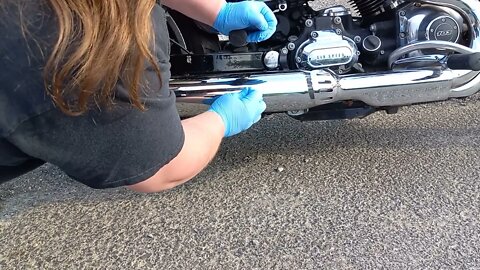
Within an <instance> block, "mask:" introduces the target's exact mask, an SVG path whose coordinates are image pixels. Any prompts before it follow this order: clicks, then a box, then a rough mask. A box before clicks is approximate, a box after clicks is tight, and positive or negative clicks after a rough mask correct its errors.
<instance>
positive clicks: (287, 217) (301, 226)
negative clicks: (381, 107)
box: [0, 95, 480, 269]
mask: <svg viewBox="0 0 480 270" xmlns="http://www.w3.org/2000/svg"><path fill="white" fill-rule="evenodd" d="M479 108H480V97H479V96H478V95H477V96H474V97H473V98H470V99H467V100H455V101H449V102H443V103H438V104H431V105H419V106H414V107H409V108H404V109H402V110H401V111H400V112H399V113H398V114H395V115H386V114H384V113H377V114H375V115H373V116H371V117H368V118H366V119H363V120H351V121H327V122H298V121H295V120H293V119H291V118H289V117H287V116H285V115H275V116H270V117H267V118H265V119H263V120H262V121H261V122H260V123H259V124H257V125H255V126H254V127H253V128H252V129H250V130H249V131H248V132H246V133H243V134H241V135H239V136H236V137H233V138H231V139H227V140H225V141H224V143H223V145H222V147H221V150H220V152H219V153H218V156H217V158H216V159H215V160H214V161H213V162H212V164H211V165H210V166H209V167H208V168H207V169H206V170H205V171H204V172H203V173H202V174H201V175H199V176H198V177H196V178H195V179H194V180H193V181H191V182H189V183H187V184H185V185H183V186H180V187H178V188H176V189H173V190H170V191H167V192H163V193H160V194H151V195H143V194H136V193H133V192H130V191H127V190H125V189H113V190H104V191H98V190H92V189H89V188H87V187H85V186H82V185H80V184H78V183H76V182H74V181H72V180H71V179H69V178H68V177H67V176H66V175H64V174H63V173H62V172H60V171H59V170H58V169H57V168H55V167H54V166H52V165H45V166H43V167H41V168H39V169H38V170H36V171H34V172H31V173H29V174H27V175H24V176H22V177H20V178H18V179H16V180H14V181H11V182H9V183H7V184H4V185H1V186H0V269H31V268H38V269H46V268H48V269H72V268H100V269H145V268H156V269H208V268H212V269H345V268H352V269H363V268H386V269H392V268H396V269H406V268H408V269H419V268H422V269H423V268H434V269H439V268H443V269H450V268H458V269H478V268H480V224H479V222H480V195H479V194H480V182H479V178H480V137H479V134H480V118H479V113H480V109H479Z"/></svg>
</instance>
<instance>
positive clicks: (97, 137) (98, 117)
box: [8, 7, 184, 188]
mask: <svg viewBox="0 0 480 270" xmlns="http://www.w3.org/2000/svg"><path fill="white" fill-rule="evenodd" d="M164 16H165V14H164V12H163V10H162V9H161V8H160V7H157V8H156V9H155V11H154V19H157V21H156V23H155V25H154V27H155V32H156V39H155V40H156V43H155V51H154V52H155V55H156V56H157V59H158V65H159V67H160V71H161V79H159V78H158V77H157V75H156V72H155V71H154V69H153V68H151V67H149V66H148V65H147V66H146V67H145V71H144V77H143V79H144V83H143V84H142V85H143V86H144V87H143V89H142V90H143V91H142V103H143V104H144V105H145V107H146V110H145V111H141V110H139V109H137V108H135V107H134V106H133V105H131V103H130V102H129V98H128V87H127V86H125V85H123V84H122V83H121V82H119V83H118V84H117V86H116V89H115V99H114V103H115V104H114V105H113V106H111V107H110V108H102V109H98V108H95V107H94V109H92V110H90V111H89V112H88V113H86V114H84V115H82V116H77V117H71V116H67V115H65V114H63V113H62V112H60V111H59V110H57V109H52V110H49V111H47V112H44V113H42V114H39V115H37V116H35V117H33V118H30V119H28V120H27V121H25V122H23V123H22V124H21V125H20V126H18V127H17V128H16V129H15V131H14V132H13V133H12V134H10V136H9V137H8V140H9V141H10V142H11V143H12V144H14V145H15V146H16V147H18V148H19V149H20V150H21V151H23V152H24V153H25V154H27V155H29V156H31V157H33V158H35V159H40V160H43V161H46V162H49V163H52V164H54V165H57V166H58V167H60V168H61V169H62V170H63V171H64V172H66V173H67V174H68V175H69V176H70V177H72V178H73V179H75V180H78V181H80V182H82V183H84V184H86V185H88V186H90V187H93V188H111V187H118V186H124V185H132V184H135V183H138V182H141V181H143V180H145V179H148V178H149V177H151V176H153V175H154V174H155V173H156V172H157V171H158V170H160V169H161V168H162V167H163V166H165V165H166V164H168V163H169V162H170V161H171V160H172V159H173V158H175V157H176V156H177V155H178V153H179V152H180V150H181V149H182V147H183V143H184V133H183V128H182V125H181V121H180V117H179V115H178V112H177V109H176V105H175V94H174V93H173V92H172V91H170V90H169V87H168V81H169V79H170V71H169V70H170V63H169V57H168V54H169V47H168V33H167V28H166V25H165V18H164Z"/></svg>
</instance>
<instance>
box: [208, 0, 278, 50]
mask: <svg viewBox="0 0 480 270" xmlns="http://www.w3.org/2000/svg"><path fill="white" fill-rule="evenodd" d="M213 27H214V28H215V29H217V30H218V31H219V32H220V33H222V34H224V35H228V34H229V33H230V32H232V31H233V30H242V29H245V30H247V32H248V36H247V42H260V41H263V40H266V39H268V38H269V37H271V36H272V35H273V33H274V32H275V30H276V29H277V18H275V15H274V14H273V11H272V10H271V9H270V8H269V7H268V6H267V5H266V4H265V3H264V2H258V1H243V2H237V3H225V4H223V6H222V8H221V10H220V12H219V13H218V15H217V18H216V19H215V22H214V24H213Z"/></svg>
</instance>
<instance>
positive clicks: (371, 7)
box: [348, 0, 387, 17]
mask: <svg viewBox="0 0 480 270" xmlns="http://www.w3.org/2000/svg"><path fill="white" fill-rule="evenodd" d="M386 1H387V0H348V2H349V3H350V4H351V5H352V6H353V8H354V9H355V10H356V11H358V13H360V15H361V16H362V17H368V16H375V15H378V14H381V13H383V12H384V3H385V2H386Z"/></svg>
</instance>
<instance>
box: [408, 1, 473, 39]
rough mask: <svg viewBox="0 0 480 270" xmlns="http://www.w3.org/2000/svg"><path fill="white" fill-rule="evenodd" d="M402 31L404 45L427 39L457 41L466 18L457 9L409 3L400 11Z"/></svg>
mask: <svg viewBox="0 0 480 270" xmlns="http://www.w3.org/2000/svg"><path fill="white" fill-rule="evenodd" d="M399 21H400V24H399V26H400V33H404V35H403V36H404V37H405V38H404V42H402V43H403V44H401V45H403V46H405V45H407V44H413V43H416V42H419V41H426V40H441V41H448V42H453V43H457V42H460V35H461V34H462V32H463V31H465V30H466V29H463V25H464V19H463V18H462V16H461V15H460V14H459V13H458V12H457V11H455V10H453V9H451V8H447V7H440V6H434V5H423V6H422V7H416V6H415V5H413V4H412V5H408V6H406V7H405V8H403V9H402V10H401V11H400V12H399Z"/></svg>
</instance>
